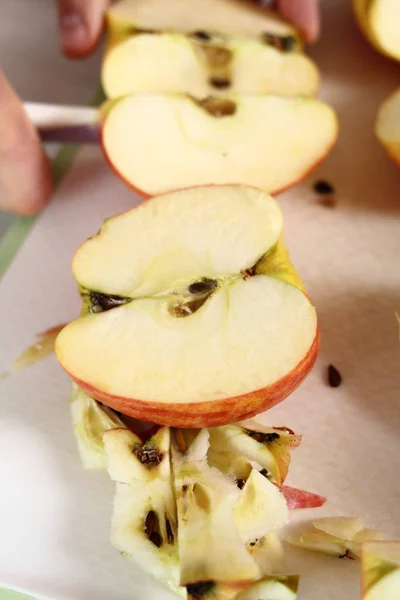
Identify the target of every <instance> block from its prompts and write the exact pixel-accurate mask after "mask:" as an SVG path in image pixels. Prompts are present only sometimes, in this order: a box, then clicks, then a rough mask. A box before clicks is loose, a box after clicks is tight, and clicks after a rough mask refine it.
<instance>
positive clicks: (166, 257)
mask: <svg viewBox="0 0 400 600" xmlns="http://www.w3.org/2000/svg"><path fill="white" fill-rule="evenodd" d="M281 233H282V216H281V213H280V210H279V208H278V205H277V204H276V202H275V201H274V200H273V199H272V198H271V197H270V196H268V195H267V194H265V193H263V192H262V191H260V190H257V189H254V188H249V187H246V186H221V187H217V186H208V187H204V188H194V189H190V190H182V191H179V192H175V193H171V194H168V195H165V196H162V197H159V198H154V199H152V200H149V201H148V202H146V203H144V204H142V205H140V206H139V207H137V208H135V209H133V210H131V211H129V212H127V213H124V214H123V215H119V216H117V217H114V218H112V219H108V220H107V221H106V222H105V224H104V226H103V228H102V230H101V232H100V233H99V234H98V235H96V236H95V237H93V238H91V239H89V240H88V241H87V242H85V243H84V244H83V245H82V246H81V247H80V249H79V250H78V251H77V253H76V254H75V257H74V260H73V271H74V275H75V277H76V280H77V282H78V284H79V286H80V289H81V291H82V295H83V296H84V297H85V299H86V301H88V302H89V306H91V308H89V312H88V313H87V314H84V315H83V316H81V317H80V318H79V319H77V320H76V321H74V322H72V323H70V324H69V325H67V326H66V327H65V328H64V329H63V330H62V331H61V333H60V334H59V335H58V338H57V341H56V355H57V358H58V360H59V361H60V363H61V365H62V366H63V367H64V369H65V370H66V371H67V372H68V373H69V374H70V375H71V377H72V378H73V379H74V380H75V381H76V382H77V383H78V385H79V386H80V387H82V388H83V389H85V390H86V391H87V393H89V394H90V395H91V396H93V397H94V398H96V399H97V400H99V401H101V402H103V403H105V404H107V405H109V406H111V407H112V408H115V409H116V410H119V411H120V412H122V413H123V414H126V415H130V416H133V417H136V418H138V419H143V420H146V421H153V422H155V423H159V424H167V425H173V426H178V427H203V426H215V425H220V424H225V423H227V422H232V421H237V420H239V419H241V418H246V417H249V416H252V415H254V414H256V413H259V412H260V411H262V410H265V409H267V408H269V407H270V406H272V405H274V404H276V403H277V402H279V401H281V400H283V399H284V398H285V397H286V396H287V395H288V394H289V393H290V392H291V391H292V390H293V389H294V388H296V387H297V386H298V385H299V384H300V383H301V381H302V380H303V379H304V377H305V376H306V375H307V374H308V372H309V370H310V369H311V367H312V366H313V364H314V361H315V358H316V354H317V349H318V342H319V330H318V325H317V319H316V314H315V309H314V308H313V306H312V304H311V303H310V300H309V298H308V297H307V296H306V295H305V294H304V292H303V291H302V289H301V287H302V286H301V282H300V280H299V278H298V276H297V274H296V272H295V271H294V268H293V267H292V265H291V264H290V262H289V260H288V257H287V253H286V251H285V250H284V249H283V247H282V242H281ZM238 430H239V433H240V432H241V433H242V438H243V439H246V440H247V444H246V447H248V448H250V449H252V452H254V457H251V456H250V454H249V455H248V457H250V458H252V460H256V461H257V458H258V457H264V458H263V461H264V462H263V463H260V464H262V466H263V467H265V468H267V469H268V470H269V468H270V469H271V471H272V472H273V473H272V474H273V480H274V481H275V480H276V481H277V482H278V483H281V482H282V480H283V479H284V477H285V475H286V472H287V466H288V461H289V451H290V449H291V447H293V446H295V445H298V443H299V442H300V438H298V437H296V436H290V435H288V434H285V432H282V431H279V432H274V431H270V433H267V434H266V435H260V436H259V435H258V434H257V433H254V434H251V433H246V432H244V430H240V429H238ZM256 437H259V438H260V442H258V441H257V439H256ZM261 438H262V439H261ZM272 438H273V439H272ZM263 440H264V441H266V442H267V443H266V444H265V443H264V444H263V443H262V441H263ZM235 447H236V451H239V453H240V454H245V453H244V452H243V451H242V448H241V446H240V444H239V446H238V447H237V446H235ZM226 449H228V448H226ZM257 462H258V461H257Z"/></svg>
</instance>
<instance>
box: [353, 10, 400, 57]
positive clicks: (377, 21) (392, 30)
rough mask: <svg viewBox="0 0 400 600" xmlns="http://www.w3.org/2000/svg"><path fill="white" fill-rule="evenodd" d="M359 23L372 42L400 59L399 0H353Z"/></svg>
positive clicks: (381, 49)
mask: <svg viewBox="0 0 400 600" xmlns="http://www.w3.org/2000/svg"><path fill="white" fill-rule="evenodd" d="M353 6H354V12H355V14H356V17H357V21H358V24H359V26H360V29H361V31H362V32H363V33H364V35H365V37H366V38H367V39H368V40H369V42H371V44H372V45H373V46H374V47H375V48H376V49H377V50H379V52H382V53H383V54H385V55H386V56H389V57H390V58H394V59H396V60H400V35H399V28H400V3H399V2H398V0H353Z"/></svg>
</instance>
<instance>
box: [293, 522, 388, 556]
mask: <svg viewBox="0 0 400 600" xmlns="http://www.w3.org/2000/svg"><path fill="white" fill-rule="evenodd" d="M313 526H314V527H315V529H316V531H315V530H311V531H306V532H304V533H303V534H301V535H300V536H298V537H296V536H293V537H289V538H288V541H289V543H291V544H293V545H295V546H300V547H302V548H305V549H307V550H315V551H317V552H323V553H325V554H332V555H333V556H338V557H339V558H353V559H354V558H359V556H360V551H361V543H362V542H364V541H366V540H378V539H383V535H382V534H381V533H380V532H379V531H376V530H374V529H365V528H364V527H363V524H362V521H361V520H360V519H355V518H352V517H328V518H325V519H319V520H317V521H314V522H313Z"/></svg>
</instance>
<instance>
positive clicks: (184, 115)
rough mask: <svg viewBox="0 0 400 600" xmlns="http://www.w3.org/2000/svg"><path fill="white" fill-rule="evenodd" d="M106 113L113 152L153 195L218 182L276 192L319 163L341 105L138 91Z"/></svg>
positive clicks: (108, 149) (130, 177) (133, 182)
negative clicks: (334, 108)
mask: <svg viewBox="0 0 400 600" xmlns="http://www.w3.org/2000/svg"><path fill="white" fill-rule="evenodd" d="M103 114H104V118H103V123H102V133H101V138H102V147H103V150H104V153H105V155H106V158H107V160H108V161H109V163H110V164H111V166H112V167H113V168H114V169H115V171H116V172H117V174H118V175H119V176H120V177H121V178H122V179H123V180H124V181H125V182H126V183H127V184H128V185H129V186H131V187H132V188H134V189H136V190H137V191H138V192H139V193H141V194H144V195H146V196H154V195H156V194H161V193H165V192H169V191H172V190H176V189H179V188H186V187H190V186H197V185H210V184H248V185H251V186H255V187H258V188H260V189H263V190H265V191H266V192H269V193H276V192H278V191H282V190H283V189H285V188H287V187H289V186H291V185H293V184H294V183H296V182H297V181H299V180H300V179H302V178H303V177H304V176H305V175H306V174H307V173H309V172H310V171H311V170H312V169H313V168H315V167H316V166H317V165H318V163H320V162H321V161H322V160H323V158H324V157H325V156H326V155H327V154H328V152H329V151H330V149H331V148H332V146H333V144H334V142H335V140H336V136H337V121H336V116H335V113H334V111H333V110H332V109H331V108H330V107H329V106H328V105H327V104H325V103H323V102H322V101H320V100H317V99H313V98H302V97H301V98H282V97H279V96H273V95H251V94H250V95H244V94H226V95H224V97H223V98H207V99H205V100H204V101H196V100H195V99H193V98H191V97H189V96H187V95H185V94H178V93H177V94H133V95H130V96H126V97H123V98H121V99H119V100H115V101H110V104H109V105H106V106H105V107H104V110H103Z"/></svg>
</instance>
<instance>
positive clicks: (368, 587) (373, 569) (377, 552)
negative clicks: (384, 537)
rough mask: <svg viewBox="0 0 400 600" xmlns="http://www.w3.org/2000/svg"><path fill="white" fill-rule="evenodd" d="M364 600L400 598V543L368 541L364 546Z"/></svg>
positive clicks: (362, 557)
mask: <svg viewBox="0 0 400 600" xmlns="http://www.w3.org/2000/svg"><path fill="white" fill-rule="evenodd" d="M361 569H362V597H363V600H398V598H400V542H399V541H391V540H388V541H384V542H383V541H368V542H364V543H363V545H362V553H361Z"/></svg>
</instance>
